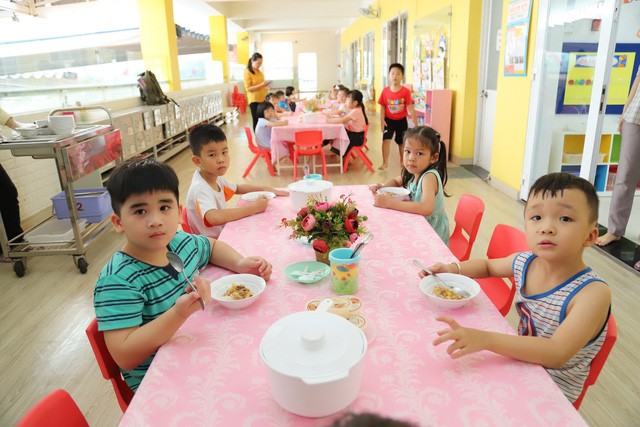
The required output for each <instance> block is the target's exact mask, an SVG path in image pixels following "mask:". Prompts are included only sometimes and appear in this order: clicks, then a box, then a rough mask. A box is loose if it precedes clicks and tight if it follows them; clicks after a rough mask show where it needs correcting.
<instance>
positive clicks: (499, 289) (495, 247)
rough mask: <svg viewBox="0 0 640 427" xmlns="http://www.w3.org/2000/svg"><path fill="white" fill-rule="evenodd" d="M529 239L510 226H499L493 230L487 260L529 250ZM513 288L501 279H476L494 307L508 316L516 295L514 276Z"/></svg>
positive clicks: (512, 280) (511, 279) (511, 280)
mask: <svg viewBox="0 0 640 427" xmlns="http://www.w3.org/2000/svg"><path fill="white" fill-rule="evenodd" d="M528 249H529V247H528V245H527V239H526V237H525V235H524V233H523V232H522V231H521V230H519V229H517V228H515V227H512V226H510V225H506V224H498V225H496V228H494V229H493V234H492V235H491V240H490V241H489V247H488V248H487V258H489V259H495V258H504V257H506V256H509V255H511V254H513V253H516V252H524V251H526V250H528ZM508 279H509V281H510V282H511V286H509V284H507V282H505V281H504V279H503V278H501V277H487V278H484V279H476V281H477V282H478V283H479V284H480V287H481V288H482V290H483V292H484V293H485V294H486V295H487V296H488V297H489V299H490V300H491V302H492V303H493V305H495V306H496V308H497V309H498V310H499V311H500V314H502V315H503V316H506V315H507V314H508V313H509V310H510V309H511V304H512V303H513V298H514V297H515V295H516V284H515V280H514V279H513V276H511V277H509V278H508Z"/></svg>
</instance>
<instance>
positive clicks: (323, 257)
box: [313, 251, 329, 265]
mask: <svg viewBox="0 0 640 427" xmlns="http://www.w3.org/2000/svg"><path fill="white" fill-rule="evenodd" d="M313 252H315V254H316V261H318V262H323V263H325V264H327V265H329V251H327V252H325V253H322V252H318V251H313Z"/></svg>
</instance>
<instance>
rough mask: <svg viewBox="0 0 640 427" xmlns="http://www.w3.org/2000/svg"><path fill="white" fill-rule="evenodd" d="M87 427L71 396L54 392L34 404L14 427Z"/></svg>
mask: <svg viewBox="0 0 640 427" xmlns="http://www.w3.org/2000/svg"><path fill="white" fill-rule="evenodd" d="M58 426H65V427H89V424H88V423H87V420H86V418H85V417H84V415H82V412H81V411H80V408H78V405H77V404H76V402H75V401H74V400H73V398H72V397H71V395H70V394H69V393H67V392H66V391H65V390H62V389H58V390H54V391H52V392H51V393H49V394H48V395H46V396H45V397H43V398H42V399H41V400H40V401H39V402H38V403H36V404H35V405H34V406H33V407H32V408H31V409H29V411H27V413H26V414H24V416H23V417H22V419H21V420H20V421H18V424H16V427H58Z"/></svg>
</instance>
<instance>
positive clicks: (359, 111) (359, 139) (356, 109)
mask: <svg viewBox="0 0 640 427" xmlns="http://www.w3.org/2000/svg"><path fill="white" fill-rule="evenodd" d="M363 98H364V97H363V95H362V92H360V91H359V90H352V91H350V92H349V93H348V94H347V100H346V105H347V106H348V107H349V112H348V113H347V115H346V116H344V117H340V118H333V117H329V118H327V123H341V124H344V127H345V128H346V129H347V135H348V136H349V147H347V150H346V151H345V153H344V155H345V156H347V155H348V154H349V151H351V148H352V147H360V146H362V144H364V137H365V134H364V133H365V130H366V128H367V125H368V124H369V119H368V118H367V112H366V111H365V109H364V103H363V102H362V100H363ZM331 152H332V153H334V154H338V155H339V154H340V151H339V150H338V149H337V148H335V147H331Z"/></svg>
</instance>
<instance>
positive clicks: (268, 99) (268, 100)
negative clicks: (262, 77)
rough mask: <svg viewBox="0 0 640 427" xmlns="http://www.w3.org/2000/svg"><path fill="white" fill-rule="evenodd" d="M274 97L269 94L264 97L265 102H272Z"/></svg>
mask: <svg viewBox="0 0 640 427" xmlns="http://www.w3.org/2000/svg"><path fill="white" fill-rule="evenodd" d="M272 96H273V94H272V93H268V94H266V95H265V96H264V100H265V101H267V102H271V97H272Z"/></svg>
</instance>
